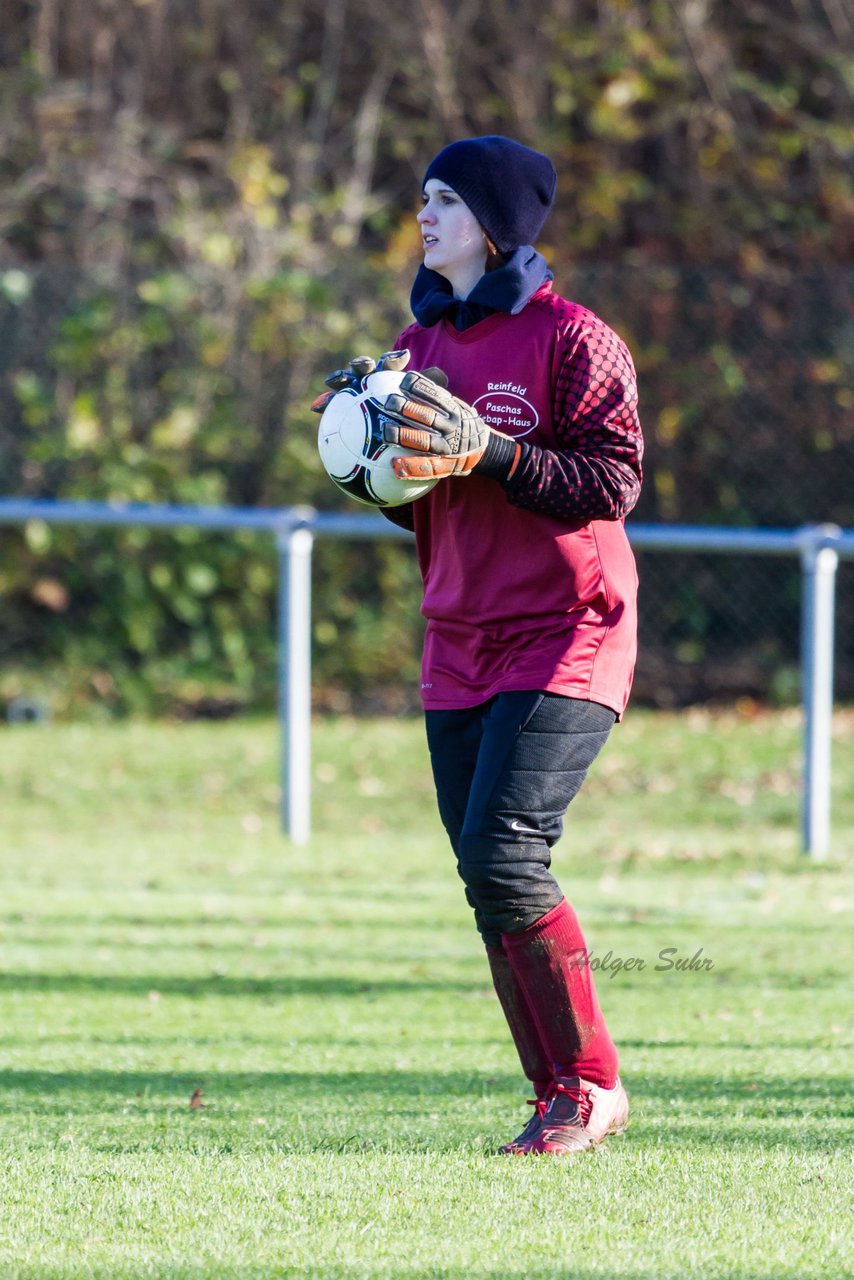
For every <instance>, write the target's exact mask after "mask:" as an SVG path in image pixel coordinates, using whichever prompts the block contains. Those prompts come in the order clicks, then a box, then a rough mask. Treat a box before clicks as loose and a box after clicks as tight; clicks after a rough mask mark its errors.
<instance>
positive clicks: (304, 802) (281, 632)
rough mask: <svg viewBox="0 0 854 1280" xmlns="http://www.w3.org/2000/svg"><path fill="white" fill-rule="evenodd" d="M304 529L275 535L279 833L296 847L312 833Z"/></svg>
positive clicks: (307, 543) (309, 539)
mask: <svg viewBox="0 0 854 1280" xmlns="http://www.w3.org/2000/svg"><path fill="white" fill-rule="evenodd" d="M313 544H314V536H313V534H312V532H311V530H310V529H308V528H306V527H305V526H304V525H300V524H297V525H290V526H288V527H284V528H280V529H279V530H278V531H277V533H276V546H277V549H278V553H279V600H278V659H277V661H278V685H279V725H280V732H281V788H282V800H281V804H282V828H283V830H284V831H285V832H286V833H287V834H288V835H289V836H290V838H291V840H293V842H294V844H305V842H306V841H307V840H308V837H309V834H310V830H311V552H312V546H313Z"/></svg>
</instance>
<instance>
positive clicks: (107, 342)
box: [0, 257, 854, 714]
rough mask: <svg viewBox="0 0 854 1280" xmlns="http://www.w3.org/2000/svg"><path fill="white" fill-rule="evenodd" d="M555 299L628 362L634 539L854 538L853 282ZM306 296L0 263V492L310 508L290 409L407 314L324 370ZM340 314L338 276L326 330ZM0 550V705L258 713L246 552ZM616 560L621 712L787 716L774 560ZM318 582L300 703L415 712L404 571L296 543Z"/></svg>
mask: <svg viewBox="0 0 854 1280" xmlns="http://www.w3.org/2000/svg"><path fill="white" fill-rule="evenodd" d="M559 283H560V284H561V286H562V292H564V293H566V294H568V295H570V296H572V297H574V298H576V299H577V300H578V301H579V302H581V303H583V304H584V305H586V306H588V307H590V308H591V309H593V310H595V311H597V312H598V313H599V314H600V315H602V316H603V317H604V318H605V319H606V320H607V321H608V322H609V323H610V324H612V325H613V326H614V327H615V328H616V329H617V330H618V331H619V332H620V333H622V334H623V335H624V336H625V338H626V340H627V342H628V344H629V346H630V348H631V350H632V352H633V354H634V356H635V360H636V364H637V368H638V376H639V385H640V393H641V410H642V421H643V424H644V429H645V436H646V440H647V453H646V459H645V470H646V478H645V486H644V492H643V495H642V498H641V501H640V504H639V506H638V508H637V510H636V511H635V513H634V514H633V516H632V517H631V519H632V520H637V521H639V522H643V523H664V524H670V523H674V524H704V525H712V524H717V525H724V526H728V527H741V528H751V527H758V528H769V527H770V528H773V527H780V528H792V527H797V526H800V525H803V524H812V523H819V522H832V523H836V524H838V525H840V526H842V527H847V528H851V527H854V486H852V484H851V476H852V475H854V392H852V390H851V387H852V382H853V381H854V379H852V377H851V372H852V369H851V364H852V352H854V341H852V338H854V327H852V319H851V314H850V303H849V300H850V297H851V294H852V292H854V273H852V272H851V271H850V270H847V271H846V270H839V271H834V272H830V271H827V272H824V273H822V272H817V271H813V272H812V273H810V274H809V275H798V274H797V273H795V272H794V271H792V270H791V269H788V268H784V267H780V268H779V269H778V270H774V271H772V270H771V269H769V268H767V266H766V267H765V269H764V271H763V273H762V274H759V273H756V272H753V273H752V272H751V270H750V266H749V264H748V265H747V266H745V267H744V269H743V270H738V271H735V270H731V271H724V270H721V269H715V268H711V267H708V268H703V269H692V270H680V269H677V268H673V267H670V266H657V265H655V264H651V263H649V262H648V261H639V262H633V261H632V260H631V257H629V259H628V260H626V261H623V262H621V263H619V264H596V265H589V264H588V265H584V264H580V265H578V266H577V267H576V268H575V269H574V270H573V272H572V278H571V279H569V280H567V281H565V282H563V281H562V282H559ZM313 289H314V284H313V282H312V280H311V278H310V277H308V276H306V274H305V273H304V272H303V273H299V272H294V271H283V272H282V273H281V275H280V276H278V277H276V279H275V280H271V281H269V282H267V283H266V284H264V282H260V283H259V282H256V283H255V284H254V285H252V286H251V287H250V286H248V285H246V283H245V282H243V283H241V282H240V281H236V280H235V279H234V278H233V277H232V276H230V275H229V274H228V273H227V272H217V271H214V270H211V272H210V273H209V274H207V275H204V276H198V275H197V276H193V277H189V276H187V275H186V274H178V273H174V274H173V273H169V272H163V271H159V272H158V273H156V274H151V275H150V276H146V274H145V273H144V272H139V271H137V272H136V273H135V274H134V275H133V276H131V275H130V274H129V273H127V272H124V273H123V272H122V271H120V270H117V269H110V270H106V269H105V270H103V271H99V270H95V269H93V270H90V271H88V272H82V271H80V270H79V269H76V268H70V267H69V268H66V269H57V268H50V269H47V268H29V267H24V266H15V267H9V268H6V269H4V268H2V267H0V337H2V341H0V492H3V493H5V494H7V495H15V496H20V497H32V498H69V499H76V500H87V499H90V500H101V501H115V500H130V501H140V502H167V503H181V504H187V505H196V504H214V505H215V504H225V505H237V506H253V505H257V506H261V507H264V506H277V507H280V506H289V505H292V504H297V503H307V504H309V505H312V506H315V507H316V508H318V509H320V510H331V509H333V508H334V506H335V504H336V503H337V502H338V501H339V499H338V496H337V494H336V492H335V491H334V490H333V489H332V486H330V485H329V484H328V482H327V481H326V479H325V477H324V476H323V475H322V473H321V471H320V467H319V464H318V462H317V459H316V451H315V449H314V443H313V441H314V427H315V425H316V420H315V419H313V418H312V417H311V415H309V414H308V413H307V412H306V409H305V405H306V402H307V400H308V399H309V398H310V396H311V395H312V394H313V392H314V390H316V389H317V387H318V386H319V385H320V383H321V381H322V376H323V373H324V372H325V371H326V366H327V364H332V363H335V362H336V360H338V359H339V358H340V357H343V356H344V355H346V354H347V353H348V352H350V351H351V350H352V349H355V348H356V347H358V348H360V349H361V348H364V347H366V346H368V345H373V344H376V345H377V346H379V345H381V344H382V342H383V336H384V335H387V334H389V333H390V334H393V333H394V332H395V326H396V324H397V322H398V321H399V320H400V319H401V318H402V306H401V302H400V299H399V298H398V299H397V300H396V301H394V302H393V303H392V302H390V301H388V299H386V300H385V301H384V302H383V303H382V305H381V306H380V309H379V310H376V309H374V310H373V311H371V312H370V315H369V316H368V315H367V313H366V312H365V310H364V305H363V304H362V303H360V302H359V301H358V300H357V299H356V298H355V296H354V298H353V299H352V300H351V301H352V303H353V305H352V309H351V310H350V311H349V312H347V313H346V314H345V312H344V311H343V310H342V311H341V313H340V315H339V319H338V321H336V323H337V324H338V330H339V331H338V337H337V338H335V339H334V342H337V343H338V348H339V349H338V350H337V351H336V352H335V353H334V355H323V354H322V352H323V351H329V350H330V347H331V345H334V342H333V339H332V338H331V337H330V336H329V332H328V331H324V332H323V333H321V336H320V338H318V339H317V341H315V342H314V343H312V340H311V326H312V324H313V323H314V320H315V317H316V316H317V317H320V315H321V313H322V308H323V306H324V299H323V298H322V297H321V296H319V295H318V296H315V294H314V293H313ZM348 296H349V295H348V284H347V280H346V278H345V277H344V276H342V282H341V298H340V299H339V306H340V307H346V305H347V303H348ZM383 308H384V309H383ZM323 314H324V315H325V313H323ZM341 316H343V317H344V318H343V319H342V318H341ZM307 326H308V331H309V336H308V337H306V327H307ZM334 328H335V326H334V325H333V329H334ZM372 334H379V335H381V336H378V337H372V336H369V335H372ZM319 352H320V353H319ZM342 501H343V500H342ZM351 510H354V508H351ZM0 539H2V548H3V551H2V564H1V565H0V599H2V606H3V607H2V610H0V677H2V678H0V698H2V697H4V696H5V698H6V699H7V700H8V699H9V698H10V697H12V696H14V695H15V694H16V693H17V694H20V693H21V692H25V691H26V690H25V689H24V688H23V686H22V681H21V679H20V678H19V676H18V675H17V674H15V673H16V672H19V671H20V670H22V669H24V668H26V667H28V666H29V667H30V668H31V669H32V668H35V667H38V666H39V665H41V666H44V665H45V664H50V663H59V664H62V663H65V664H66V667H67V668H68V667H72V668H73V667H75V666H77V667H80V668H81V669H86V670H87V671H100V672H102V673H103V672H104V671H109V673H110V681H111V682H112V693H111V694H110V697H111V698H112V700H113V703H114V704H115V705H116V706H117V707H119V708H121V706H122V694H121V689H122V687H123V685H122V682H123V681H126V683H127V687H128V688H130V687H131V682H133V687H134V688H135V689H136V690H137V691H139V690H140V689H144V688H145V686H146V681H148V685H149V686H150V687H153V685H155V684H156V686H157V689H158V691H159V692H158V695H157V700H156V701H155V703H154V706H153V709H155V710H159V709H165V708H168V707H170V705H180V706H182V707H184V708H186V710H187V712H188V714H192V711H193V707H194V706H197V707H199V708H207V709H210V708H211V707H214V706H216V705H221V706H222V707H223V708H231V709H234V710H239V709H240V708H241V707H246V706H251V705H260V704H263V703H267V704H269V697H270V693H271V690H272V687H273V683H274V679H275V645H274V640H273V627H272V621H273V617H274V610H275V603H274V601H275V576H276V570H275V558H274V556H273V555H272V554H270V553H269V552H268V550H267V549H266V548H263V547H260V546H259V545H257V544H255V545H253V547H251V548H250V547H249V546H247V545H240V546H237V547H235V545H234V544H233V543H230V542H229V541H228V540H227V539H225V538H223V537H217V538H212V537H211V536H210V535H202V534H195V533H194V534H192V535H191V534H190V533H187V534H186V536H182V538H180V539H178V540H177V541H175V540H172V539H170V538H169V537H166V536H165V535H163V534H158V533H157V532H156V531H138V532H137V533H136V534H132V533H131V532H126V533H123V534H121V535H119V534H117V533H116V532H109V533H108V532H106V531H100V530H99V531H95V532H93V531H91V530H90V531H88V532H87V533H86V534H85V535H84V534H83V533H81V532H80V531H79V530H74V529H72V528H65V529H63V530H61V531H60V530H49V531H44V530H39V529H38V528H28V529H25V530H23V531H22V530H20V529H12V528H8V529H5V530H2V531H0ZM247 558H248V560H249V562H251V566H252V567H251V570H250V571H247V570H246V564H247ZM638 561H639V572H640V578H641V597H640V610H641V623H640V627H641V637H640V640H641V643H640V658H639V664H638V671H637V682H636V688H635V697H636V699H637V700H638V701H639V702H643V703H648V704H651V705H654V706H659V707H677V706H683V705H686V704H689V703H695V702H708V701H713V702H714V701H719V702H726V701H732V700H733V699H737V698H753V699H757V700H760V701H763V702H771V703H775V704H781V703H790V702H795V701H796V700H797V697H798V681H799V676H798V655H799V645H800V572H799V567H798V565H797V563H796V562H795V561H793V560H792V561H790V560H788V559H783V558H766V557H758V556H751V555H747V556H735V557H731V556H727V555H722V554H717V553H716V554H709V555H706V554H694V553H692V554H690V555H686V554H682V553H675V552H674V553H668V554H662V553H660V552H656V553H650V552H640V553H639V556H638ZM315 577H316V580H315V619H316V622H315V634H314V647H315V653H314V669H315V676H316V681H317V686H318V690H319V704H320V705H326V706H329V707H330V708H333V709H342V708H344V707H353V708H355V709H360V708H365V707H367V708H369V709H372V710H383V709H387V710H395V711H400V710H405V709H409V708H410V707H411V709H414V706H415V701H416V697H417V694H416V693H415V692H412V694H411V696H410V695H409V694H407V693H406V692H404V691H402V690H401V687H400V686H401V670H402V673H403V683H404V684H406V687H407V688H408V689H411V690H415V689H416V688H417V681H416V680H415V672H416V669H417V654H418V649H419V645H420V635H421V623H420V620H419V618H418V598H419V587H418V582H417V573H416V571H415V568H414V564H413V561H412V557H411V556H408V555H406V553H401V551H400V549H399V547H398V546H392V545H390V544H377V545H371V546H368V545H366V544H361V545H352V546H351V545H346V546H345V545H335V546H325V547H324V546H320V545H319V546H318V548H317V553H316V565H315ZM851 581H852V580H851V569H850V567H849V566H845V567H844V568H843V569H842V570H841V571H840V580H839V591H838V598H837V610H838V624H837V665H836V688H837V693H838V695H839V697H840V698H850V697H852V696H854V592H852V590H851ZM382 654H386V655H388V654H393V655H395V660H394V662H393V663H388V662H387V663H385V664H383V663H382V662H378V661H377V655H382ZM164 655H170V657H169V662H168V663H164ZM3 668H5V674H4V673H3V671H2V669H3ZM10 671H11V672H12V674H11V675H10V674H9V672H10ZM81 679H82V677H81ZM88 679H89V677H88V676H87V677H86V680H88ZM99 679H101V677H99ZM110 681H107V679H106V677H103V679H101V683H102V684H104V687H106V684H107V683H109V682H110ZM24 683H26V682H24ZM89 685H91V681H90V682H89ZM89 685H87V687H89ZM97 687H98V680H96V682H95V685H94V688H95V689H96V690H97ZM116 690H118V692H116ZM93 696H96V695H94V694H93ZM140 698H142V699H143V700H144V695H143V694H138V697H137V703H136V704H135V705H139V699H140ZM108 700H109V699H108Z"/></svg>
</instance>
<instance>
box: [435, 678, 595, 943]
mask: <svg viewBox="0 0 854 1280" xmlns="http://www.w3.org/2000/svg"><path fill="white" fill-rule="evenodd" d="M615 719H616V716H615V714H614V712H613V711H611V710H610V708H608V707H603V706H602V705H601V704H600V703H598V702H585V701H582V700H580V699H577V698H565V697H562V696H561V695H559V694H552V693H541V692H538V691H533V692H531V691H525V692H521V693H515V692H514V693H500V694H497V695H496V696H495V697H494V698H490V699H489V701H488V702H484V703H482V704H481V705H480V706H477V707H466V708H464V709H462V710H459V711H428V712H427V716H426V720H427V742H428V746H429V748H430V759H431V762H432V765H433V778H434V780H435V784H436V795H437V798H438V801H439V813H440V815H441V818H442V822H443V823H444V826H445V830H446V831H447V833H448V836H449V838H450V841H451V845H452V847H453V850H454V853H455V854H456V857H457V869H458V871H459V874H460V876H461V878H462V880H463V883H464V884H465V886H466V898H467V900H468V903H469V905H470V906H471V907H472V908H473V909H474V913H475V921H476V923H477V927H478V929H479V930H480V933H481V936H482V937H483V940H484V942H485V943H486V945H487V946H492V947H500V946H501V935H502V934H503V933H516V932H518V931H519V930H521V929H527V928H528V927H529V926H530V925H532V924H535V923H536V922H537V920H539V919H540V917H541V916H544V915H545V914H546V912H547V911H550V910H551V909H552V907H555V906H557V904H558V903H559V902H560V900H561V898H562V897H563V893H562V892H561V890H560V888H559V887H558V884H557V881H556V880H555V878H554V876H553V875H552V874H551V872H550V870H549V868H550V866H551V849H552V846H553V845H554V843H555V842H556V841H557V840H558V839H559V837H560V835H561V832H562V830H563V817H564V814H565V813H566V809H567V806H568V805H569V802H570V801H571V800H572V798H573V796H575V795H576V794H577V792H578V790H579V788H580V786H581V784H582V782H583V781H584V779H585V777H586V775H587V770H588V769H589V768H590V765H591V764H592V763H593V761H594V759H595V758H596V756H597V755H598V753H599V751H600V750H601V748H602V746H603V745H604V743H605V740H606V738H607V737H608V734H609V732H610V730H611V726H612V725H613V723H614V721H615Z"/></svg>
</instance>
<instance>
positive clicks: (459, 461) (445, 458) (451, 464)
mask: <svg viewBox="0 0 854 1280" xmlns="http://www.w3.org/2000/svg"><path fill="white" fill-rule="evenodd" d="M438 372H439V370H433V369H430V370H428V371H427V372H426V373H407V374H406V375H405V376H404V378H403V381H402V382H401V384H400V394H398V393H397V392H395V393H394V394H393V395H390V396H386V398H385V400H384V401H383V414H384V415H385V416H386V417H387V419H388V421H386V422H384V424H383V438H384V439H385V440H386V442H387V443H388V444H399V445H404V446H405V447H406V448H408V449H417V450H419V451H420V452H421V453H423V454H424V457H423V458H419V457H414V456H412V455H409V456H407V457H399V458H392V462H391V465H392V468H393V470H394V473H395V475H396V476H398V477H399V478H400V479H401V480H423V479H431V478H442V477H445V476H469V475H471V474H472V473H473V472H477V473H478V475H487V476H494V477H495V479H497V480H509V479H510V477H511V476H512V474H513V472H514V471H515V470H516V466H517V464H518V462H519V457H520V454H521V446H520V445H519V443H518V441H516V440H513V439H512V438H511V437H510V436H505V435H502V434H501V432H500V431H493V429H492V428H491V427H489V426H487V424H486V423H485V422H484V421H483V419H482V418H481V417H480V415H479V414H478V412H477V410H476V409H473V408H472V406H471V405H470V404H466V402H465V400H459V399H458V398H457V397H456V396H452V395H451V393H450V392H449V391H446V390H445V389H444V387H442V386H440V385H439V383H438V382H437V381H436V380H435V374H437V373H438Z"/></svg>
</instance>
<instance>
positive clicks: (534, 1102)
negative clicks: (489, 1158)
mask: <svg viewBox="0 0 854 1280" xmlns="http://www.w3.org/2000/svg"><path fill="white" fill-rule="evenodd" d="M552 1088H553V1086H551V1085H550V1086H549V1090H548V1092H547V1093H546V1094H544V1095H543V1097H542V1098H529V1099H528V1106H529V1107H533V1108H534V1114H533V1115H532V1116H531V1118H530V1120H529V1121H528V1123H527V1124H526V1125H525V1128H524V1129H523V1130H522V1132H521V1133H520V1134H519V1137H518V1138H514V1139H513V1141H512V1142H505V1144H504V1146H503V1147H499V1148H498V1154H499V1155H500V1156H515V1155H517V1154H518V1155H521V1154H522V1149H523V1148H524V1147H525V1146H526V1144H527V1143H529V1142H533V1140H534V1138H535V1137H536V1136H537V1134H538V1133H539V1131H540V1125H541V1124H542V1123H543V1116H544V1115H545V1114H546V1111H547V1110H548V1105H549V1101H550V1100H551V1097H552Z"/></svg>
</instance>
